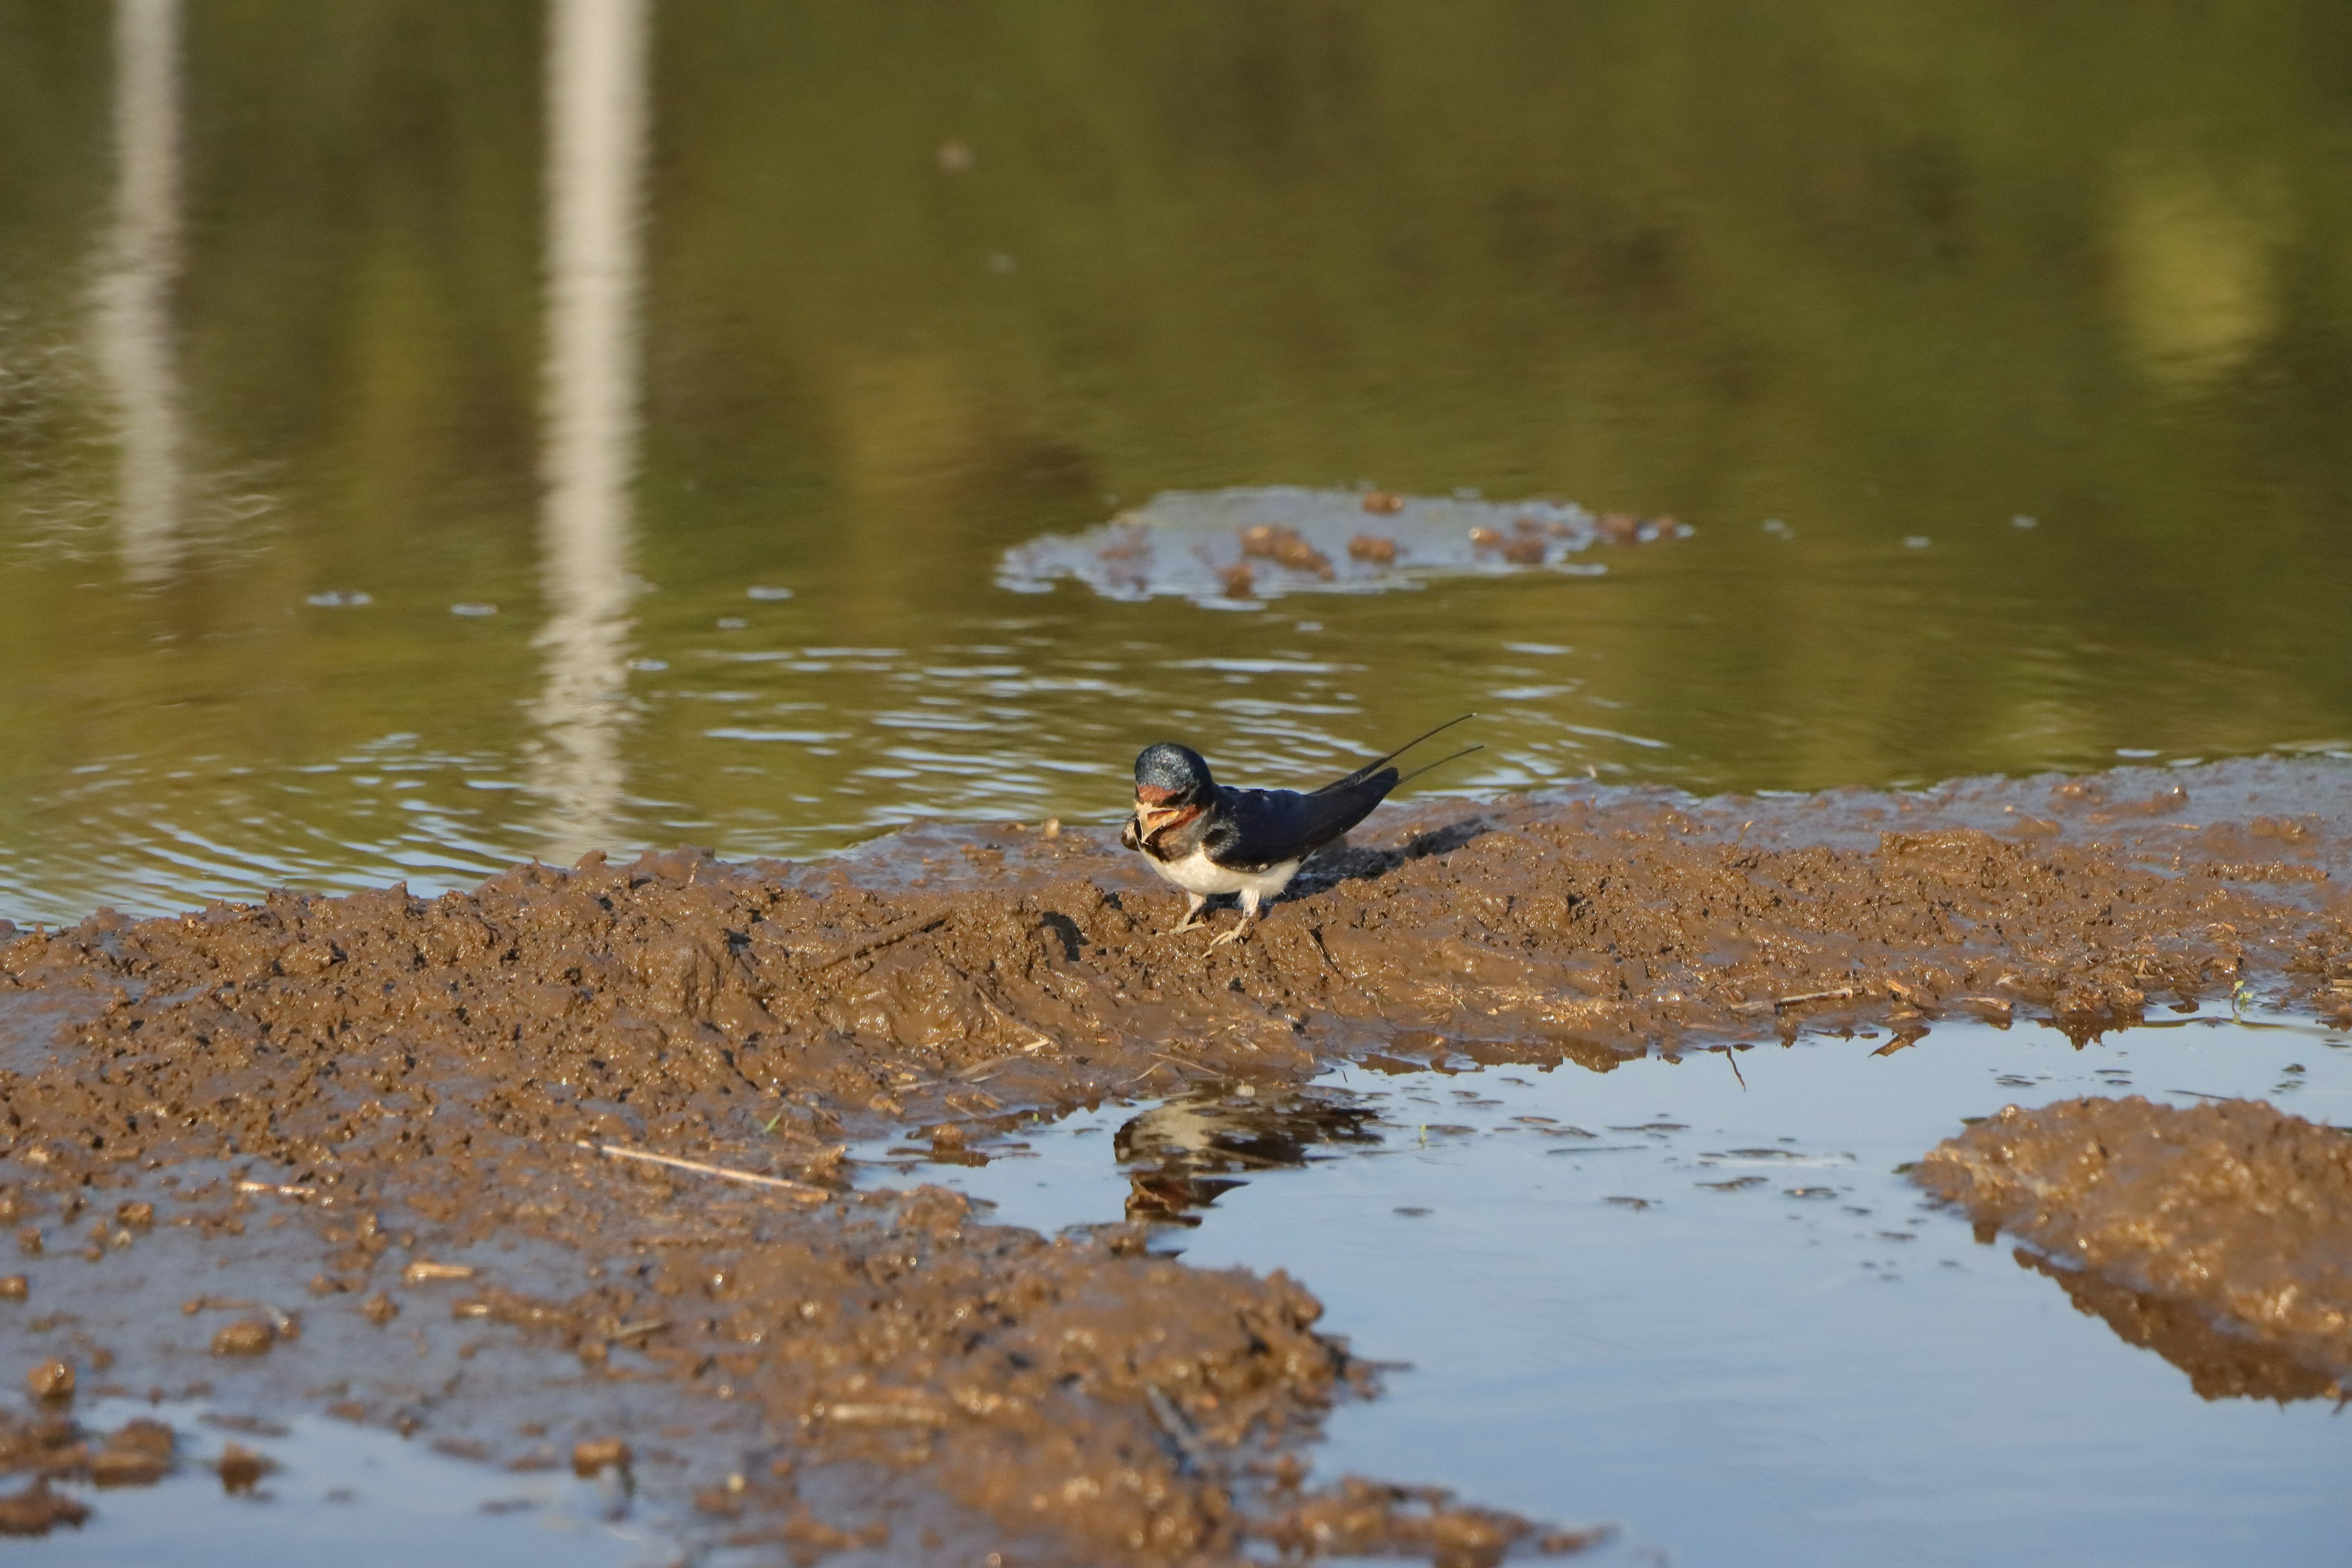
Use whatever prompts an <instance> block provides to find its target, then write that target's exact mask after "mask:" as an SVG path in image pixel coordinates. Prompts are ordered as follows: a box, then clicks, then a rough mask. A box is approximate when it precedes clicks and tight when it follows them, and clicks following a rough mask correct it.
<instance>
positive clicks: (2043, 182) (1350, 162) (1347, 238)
mask: <svg viewBox="0 0 2352 1568" xmlns="http://www.w3.org/2000/svg"><path fill="white" fill-rule="evenodd" d="M0 151H5V156H0V669H4V670H5V676H0V913H5V914H7V915H11V916H14V917H15V918H16V919H18V920H20V921H23V920H28V919H33V918H42V919H51V920H57V919H69V918H73V917H75V916H78V915H79V914H81V913H84V912H87V910H89V909H90V908H91V907H93V906H95V905H97V904H100V903H113V904H116V905H118V906H121V907H123V908H125V909H131V910H168V909H173V908H177V907H182V906H184V905H186V904H189V903H191V902H194V901H198V900H203V899H205V898H208V897H214V896H248V895H251V894H252V893H254V892H256V891H257V890H258V889H262V888H266V887H268V886H270V885H272V884H275V883H278V882H281V881H283V882H290V883H293V884H296V885H299V886H306V887H320V888H332V887H345V886H352V885H358V884H361V883H366V882H372V881H378V880H382V879H387V878H393V877H405V878H407V879H410V880H411V882H412V883H413V884H414V885H415V886H417V887H418V888H420V889H428V888H433V887H438V886H443V885H449V884H453V883H458V882H463V881H466V880H467V879H471V878H473V877H475V876H477V875H478V874H479V873H481V872H483V871H485V870H487V869H488V868H492V867H494V866H496V865H498V864H499V863H501V862H504V861H506V860H509V859H511V858H519V857H524V856H529V855H532V854H539V855H542V856H548V857H562V858H570V857H572V856H573V855H576V854H577V853H578V852H579V850H580V849H582V848H583V847H588V846H591V845H609V846H612V847H631V846H636V845H645V844H668V843H675V842H678V841H681V840H684V841H690V842H696V843H701V844H706V845H709V846H712V847H717V848H719V850H721V851H722V852H725V853H730V854H748V853H755V852H764V853H787V854H806V853H813V852H818V851H823V850H825V849H829V848H834V847H839V846H842V845H845V844H847V843H851V842H854V841H856V839H858V838H860V837H866V836H870V835H871V834H873V833H875V832H877V831H878V830H880V829H882V828H884V827H886V826H889V825H891V824H894V823H898V822H901V821H905V820H908V819H909V818H912V817H916V816H990V817H998V818H1012V819H1026V820H1035V819H1036V818H1038V817H1041V816H1045V815H1048V814H1056V815H1060V816H1064V817H1066V818H1069V819H1078V820H1083V819H1090V818H1091V819H1100V818H1106V817H1109V816H1115V815H1116V814H1118V811H1119V810H1120V809H1121V800H1122V797H1123V795H1124V794H1125V783H1124V781H1125V773H1126V767H1127V763H1128V762H1129V759H1130V758H1131V757H1132V755H1133V753H1134V752H1135V751H1136V750H1137V749H1138V748H1139V746H1141V745H1142V744H1144V743H1145V742H1150V741H1152V740H1156V739H1160V738H1161V737H1163V736H1170V735H1174V736H1181V737H1185V738H1188V739H1190V740H1192V742H1194V743H1195V744H1197V745H1199V746H1201V747H1202V749H1203V750H1204V751H1206V752H1208V753H1209V754H1210V755H1211V756H1212V757H1213V759H1215V760H1217V761H1218V762H1219V763H1221V764H1223V765H1224V771H1226V772H1227V773H1231V774H1234V775H1237V776H1240V777H1243V778H1246V779H1249V780H1252V781H1254V782H1281V781H1283V780H1285V779H1286V778H1290V777H1293V776H1297V775H1304V774H1310V773H1314V772H1316V771H1318V770H1320V769H1326V768H1331V767H1334V766H1336V765H1338V764H1339V763H1341V762H1342V761H1343V760H1344V759H1347V758H1349V757H1353V756H1357V755H1360V754H1361V753H1362V752H1365V751H1367V750H1370V749H1376V748H1378V746H1379V744H1380V742H1384V741H1390V740H1391V739H1401V738H1402V736H1404V735H1406V734H1410V733H1412V732H1413V731H1416V730H1418V729H1420V728H1423V727H1426V726H1427V725H1428V724H1430V723H1433V722H1435V721H1437V720H1439V719H1442V718H1445V717H1448V716H1450V715H1452V714H1453V713H1454V712H1457V711H1459V710H1464V709H1468V708H1475V709H1478V710H1481V711H1482V713H1483V714H1484V715H1485V717H1484V718H1483V719H1482V720H1481V721H1480V724H1479V726H1478V728H1479V731H1480V735H1479V738H1481V739H1483V740H1485V741H1486V742H1487V744H1488V746H1489V748H1490V749H1489V750H1488V751H1487V752H1485V753H1483V754H1482V755H1480V756H1479V757H1476V758H1475V759H1472V760H1471V763H1470V764H1465V765H1464V766H1463V767H1462V768H1461V769H1460V770H1459V771H1457V772H1454V773H1451V774H1450V775H1448V776H1447V777H1446V780H1445V786H1446V787H1449V788H1453V789H1456V790H1461V791H1465V792H1472V793H1490V792H1493V791H1496V790H1499V789H1504V788H1515V787H1527V786H1534V785H1539V784H1542V783H1543V782H1545V781H1546V780H1549V779H1555V778H1559V777H1564V776H1585V775H1587V774H1588V773H1591V774H1592V775H1595V776H1598V777H1600V778H1602V779H1604V780H1612V781H1635V780H1643V781H1658V782H1665V783H1671V784H1681V785H1685V786H1688V787H1691V788H1695V789H1702V790H1715V789H1725V788H1739V789H1755V788H1776V789H1803V788H1811V787H1817V786H1822V785H1828V784H1887V783H1895V782H1903V781H1925V780H1928V779H1933V778H1937V777H1942V776H1947V775H1949V774H1953V773H1965V772H1979V771H2022V770H2032V769H2040V768H2048V767H2060V768H2087V767H2095V766H2099V765H2103V764H2105V763H2109V762H2111V761H2112V760H2114V759H2115V758H2116V756H2117V754H2118V753H2121V754H2123V755H2126V756H2135V757H2137V756H2155V757H2159V758H2163V759H2167V760H2171V759H2178V758H2182V757H2210V756H2217V755H2222V754H2228V753H2235V752H2249V751H2255V750H2261V749H2265V748H2274V747H2288V746H2296V747H2312V748H2322V749H2325V748H2330V747H2337V748H2340V747H2343V746H2345V745H2346V744H2347V742H2352V659H2347V654H2346V647H2345V638H2344V637H2343V636H2342V629H2343V627H2344V625H2345V609H2344V606H2345V605H2346V603H2347V590H2352V530H2347V513H2352V439H2347V430H2352V182H2347V180H2346V179H2345V178H2344V171H2345V169H2346V168H2347V167H2352V10H2347V8H2346V7H2344V6H2343V5H2337V4H2329V3H2327V0H2241V3H2239V4H2235V5H2230V6H2226V7H2223V6H2211V5H2172V4H2157V5H2141V6H2135V7H2131V8H2128V9H2126V8H2123V7H2119V6H2103V5H2095V6H2071V7H2032V6H2018V5H1991V4H1962V5H1946V6H1937V7H1926V8H1922V7H1889V6H1871V5H1857V4H1853V3H1851V0H1844V3H1841V0H1780V3H1778V4H1774V5H1757V4H1752V3H1744V0H1642V3H1638V4H1637V3H1634V0H1589V3H1582V4H1578V5H1534V4H1507V3H1503V0H1462V3H1460V4H1455V5H1446V6H1442V7H1433V6H1418V5H1389V4H1370V5H1336V4H1328V3H1307V0H1252V3H1249V4H1242V3H1239V0H1233V3H1226V4H1217V3H1208V0H1203V3H1202V4H1198V5H1188V6H1184V7H1181V8H1174V9H1168V10H1161V11H1155V10H1152V9H1150V8H1128V7H1112V6H1100V5H1077V4H1052V3H1039V4H1033V5H1020V6H974V5H959V4H950V3H946V0H940V3H936V4H920V3H908V4H903V5H888V6H874V5H854V6H853V5H819V4H813V3H789V0H699V3H698V4H695V5H669V6H660V7H656V6H654V5H650V4H649V3H648V0H551V3H550V4H549V5H545V6H540V5H502V6H480V5H453V4H446V3H437V0H338V3H337V4H335V5H312V4H306V3H302V0H114V3H113V4H98V3H95V0H93V3H90V4H81V5H59V4H54V3H51V0H0ZM1370 484H1377V485H1379V486H1381V487H1383V488H1384V489H1388V490H1391V491H1394V492H1398V493H1401V494H1404V495H1410V496H1417V497H1451V496H1454V495H1456V494H1457V493H1461V492H1477V493H1480V494H1483V495H1485V496H1487V497H1491V498H1495V499H1496V500H1503V501H1517V500H1522V499H1525V498H1534V497H1549V498H1553V499H1555V500H1561V501H1575V502H1580V503H1581V504H1582V505H1584V506H1586V507H1589V508H1591V509H1593V510H1595V511H1599V512H1625V513H1629V514H1633V515H1636V516H1641V517H1659V516H1669V515H1670V516H1672V517H1674V518H1675V519H1678V520H1680V521H1682V522H1683V523H1685V524H1688V525H1690V527H1691V528H1692V530H1693V532H1692V533H1691V535H1690V536H1689V537H1688V538H1685V539H1675V540H1671V541H1666V542H1659V543H1657V544H1654V545H1649V546H1643V547H1642V548H1639V549H1625V550H1619V551H1614V552H1596V553H1595V554H1594V555H1593V556H1592V560H1593V561H1594V562H1596V563H1601V564H1604V565H1605V566H1606V568H1607V570H1606V572H1605V573H1604V574H1597V575H1567V574H1558V573H1549V572H1530V573H1515V574H1505V575H1483V576H1461V577H1450V578H1441V579H1438V580H1435V581H1432V582H1428V583H1425V584H1423V586H1422V587H1421V588H1420V589H1419V590H1418V591H1414V592H1396V593H1368V594H1359V595H1323V596H1313V597H1305V596H1297V597H1287V598H1280V599H1273V600H1269V601H1267V602H1266V603H1265V604H1264V605H1263V606H1262V607H1259V608H1256V609H1254V610H1232V609H1217V608H1204V607H1202V605H1197V604H1194V603H1192V602H1189V601H1187V600H1184V599H1181V598H1171V599H1154V600H1150V601H1147V602H1140V603H1136V602H1124V601H1121V600H1119V599H1116V598H1112V597H1108V596H1105V595H1100V594H1097V592H1095V591H1094V590H1093V589H1091V588H1088V587H1087V586H1084V585H1082V584H1075V583H1067V582H1066V583H1063V584H1060V585H1058V586H1056V587H1055V588H1054V589H1053V590H1052V591H1051V592H1048V593H1043V594H1038V593H1018V592H1013V591H1011V590H1009V589H1007V588H1005V587H1003V586H1000V585H999V583H998V575H999V571H1000V566H1001V563H1002V562H1003V557H1004V555H1005V552H1007V551H1008V550H1012V549H1014V548H1016V547H1018V546H1021V545H1023V544H1024V543H1025V542H1030V541H1034V540H1036V539H1038V538H1040V537H1041V536H1045V535H1051V534H1066V533H1076V532H1079V531H1084V530H1087V529H1091V528H1096V527H1098V526H1100V525H1102V524H1104V523H1106V522H1108V521H1110V520H1111V519H1112V518H1114V517H1115V516H1118V515H1119V514H1120V513H1121V512H1123V511H1125V510H1130V509H1134V508H1137V507H1140V506H1146V505H1148V503H1150V501H1151V500H1152V498H1154V497H1155V496H1160V495H1162V494H1163V493H1165V492H1201V491H1213V490H1218V489H1225V488H1228V487H1239V486H1265V485H1297V486H1307V487H1315V488H1320V489H1331V490H1339V491H1344V490H1347V489H1351V488H1353V487H1359V486H1363V485H1370ZM1474 764H1475V765H1474Z"/></svg>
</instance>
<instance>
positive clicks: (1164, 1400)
mask: <svg viewBox="0 0 2352 1568" xmlns="http://www.w3.org/2000/svg"><path fill="white" fill-rule="evenodd" d="M1143 1397H1144V1402H1145V1403H1146V1404H1148V1405H1150V1407H1151V1418H1152V1419H1153V1420H1155V1421H1157V1422H1159V1423H1160V1430H1161V1431H1163V1432H1165V1433H1167V1434H1168V1440H1169V1442H1171V1443H1172V1444H1174V1445H1175V1447H1176V1454H1177V1457H1178V1458H1181V1460H1182V1461H1183V1462H1184V1468H1185V1469H1187V1470H1189V1471H1191V1472H1192V1474H1194V1475H1196V1476H1201V1475H1208V1474H1210V1473H1212V1466H1213V1463H1214V1458H1215V1457H1214V1456H1213V1455H1212V1454H1211V1453H1210V1452H1209V1451H1208V1449H1207V1447H1205V1446H1204V1445H1203V1444H1202V1441H1201V1435H1200V1433H1198V1432H1196V1431H1194V1430H1193V1428H1192V1420H1191V1418H1190V1417H1188V1416H1187V1415H1185V1414H1184V1411H1183V1409H1182V1407H1181V1406H1180V1405H1178V1404H1177V1403H1176V1402H1175V1401H1174V1400H1172V1399H1171V1398H1169V1397H1168V1396H1167V1395H1166V1394H1162V1393H1160V1385H1159V1384H1156V1383H1147V1384H1144V1385H1143Z"/></svg>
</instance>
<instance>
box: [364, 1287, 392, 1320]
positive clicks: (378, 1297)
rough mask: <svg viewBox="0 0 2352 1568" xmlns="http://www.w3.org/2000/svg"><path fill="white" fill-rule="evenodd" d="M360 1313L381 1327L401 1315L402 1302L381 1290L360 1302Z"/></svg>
mask: <svg viewBox="0 0 2352 1568" xmlns="http://www.w3.org/2000/svg"><path fill="white" fill-rule="evenodd" d="M360 1313H361V1315H362V1317H364V1318H366V1319H367V1321H369V1322H371V1323H373V1324H375V1325H376V1326H377V1327H379V1328H381V1327H382V1326H383V1325H384V1324H386V1323H388V1322H390V1321H393V1320H394V1318H397V1317H398V1316H400V1303H399V1302H397V1301H394V1300H393V1299H392V1298H391V1297H389V1296H387V1295H385V1294H384V1293H383V1291H381V1290H379V1291H377V1292H376V1293H375V1294H374V1295H373V1296H370V1297H369V1298H368V1299H367V1300H364V1301H362V1302H361V1303H360Z"/></svg>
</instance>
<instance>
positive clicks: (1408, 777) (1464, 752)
mask: <svg viewBox="0 0 2352 1568" xmlns="http://www.w3.org/2000/svg"><path fill="white" fill-rule="evenodd" d="M1463 717H1464V718H1465V719H1466V718H1468V717H1469V715H1468V714H1466V713H1465V714H1464V715H1463ZM1485 750H1486V747H1484V746H1465V747H1463V748H1462V749H1461V750H1460V751H1458V752H1454V754H1453V755H1452V756H1450V757H1440V758H1438V759H1437V761H1435V762H1433V763H1427V764H1425V765H1423V766H1422V767H1418V768H1415V769H1413V770H1412V772H1411V773H1407V774H1405V775H1404V777H1402V778H1401V779H1399V780H1397V782H1396V783H1395V784H1394V785H1392V786H1391V787H1393V788H1396V789H1402V788H1404V786H1405V785H1407V784H1411V783H1412V781H1413V780H1415V779H1417V778H1419V777H1420V776H1421V775H1422V774H1423V773H1427V772H1429V770H1430V769H1431V768H1442V767H1444V765H1445V764H1446V763H1456V762H1460V761H1461V760H1462V759H1463V758H1464V757H1466V756H1468V755H1469V754H1470V753H1471V752H1483V751H1485Z"/></svg>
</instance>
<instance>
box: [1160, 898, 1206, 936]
mask: <svg viewBox="0 0 2352 1568" xmlns="http://www.w3.org/2000/svg"><path fill="white" fill-rule="evenodd" d="M1208 907H1209V896H1208V895H1207V894H1206V893H1187V894H1185V895H1184V918H1183V919H1182V920H1181V921H1177V922H1176V923H1175V924H1174V925H1172V926H1171V927H1169V928H1168V934H1169V935H1170V936H1174V935H1175V934H1176V933H1177V932H1178V931H1191V930H1192V928H1193V927H1194V926H1196V925H1199V924H1200V923H1201V911H1202V910H1205V909H1207V908H1208Z"/></svg>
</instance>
